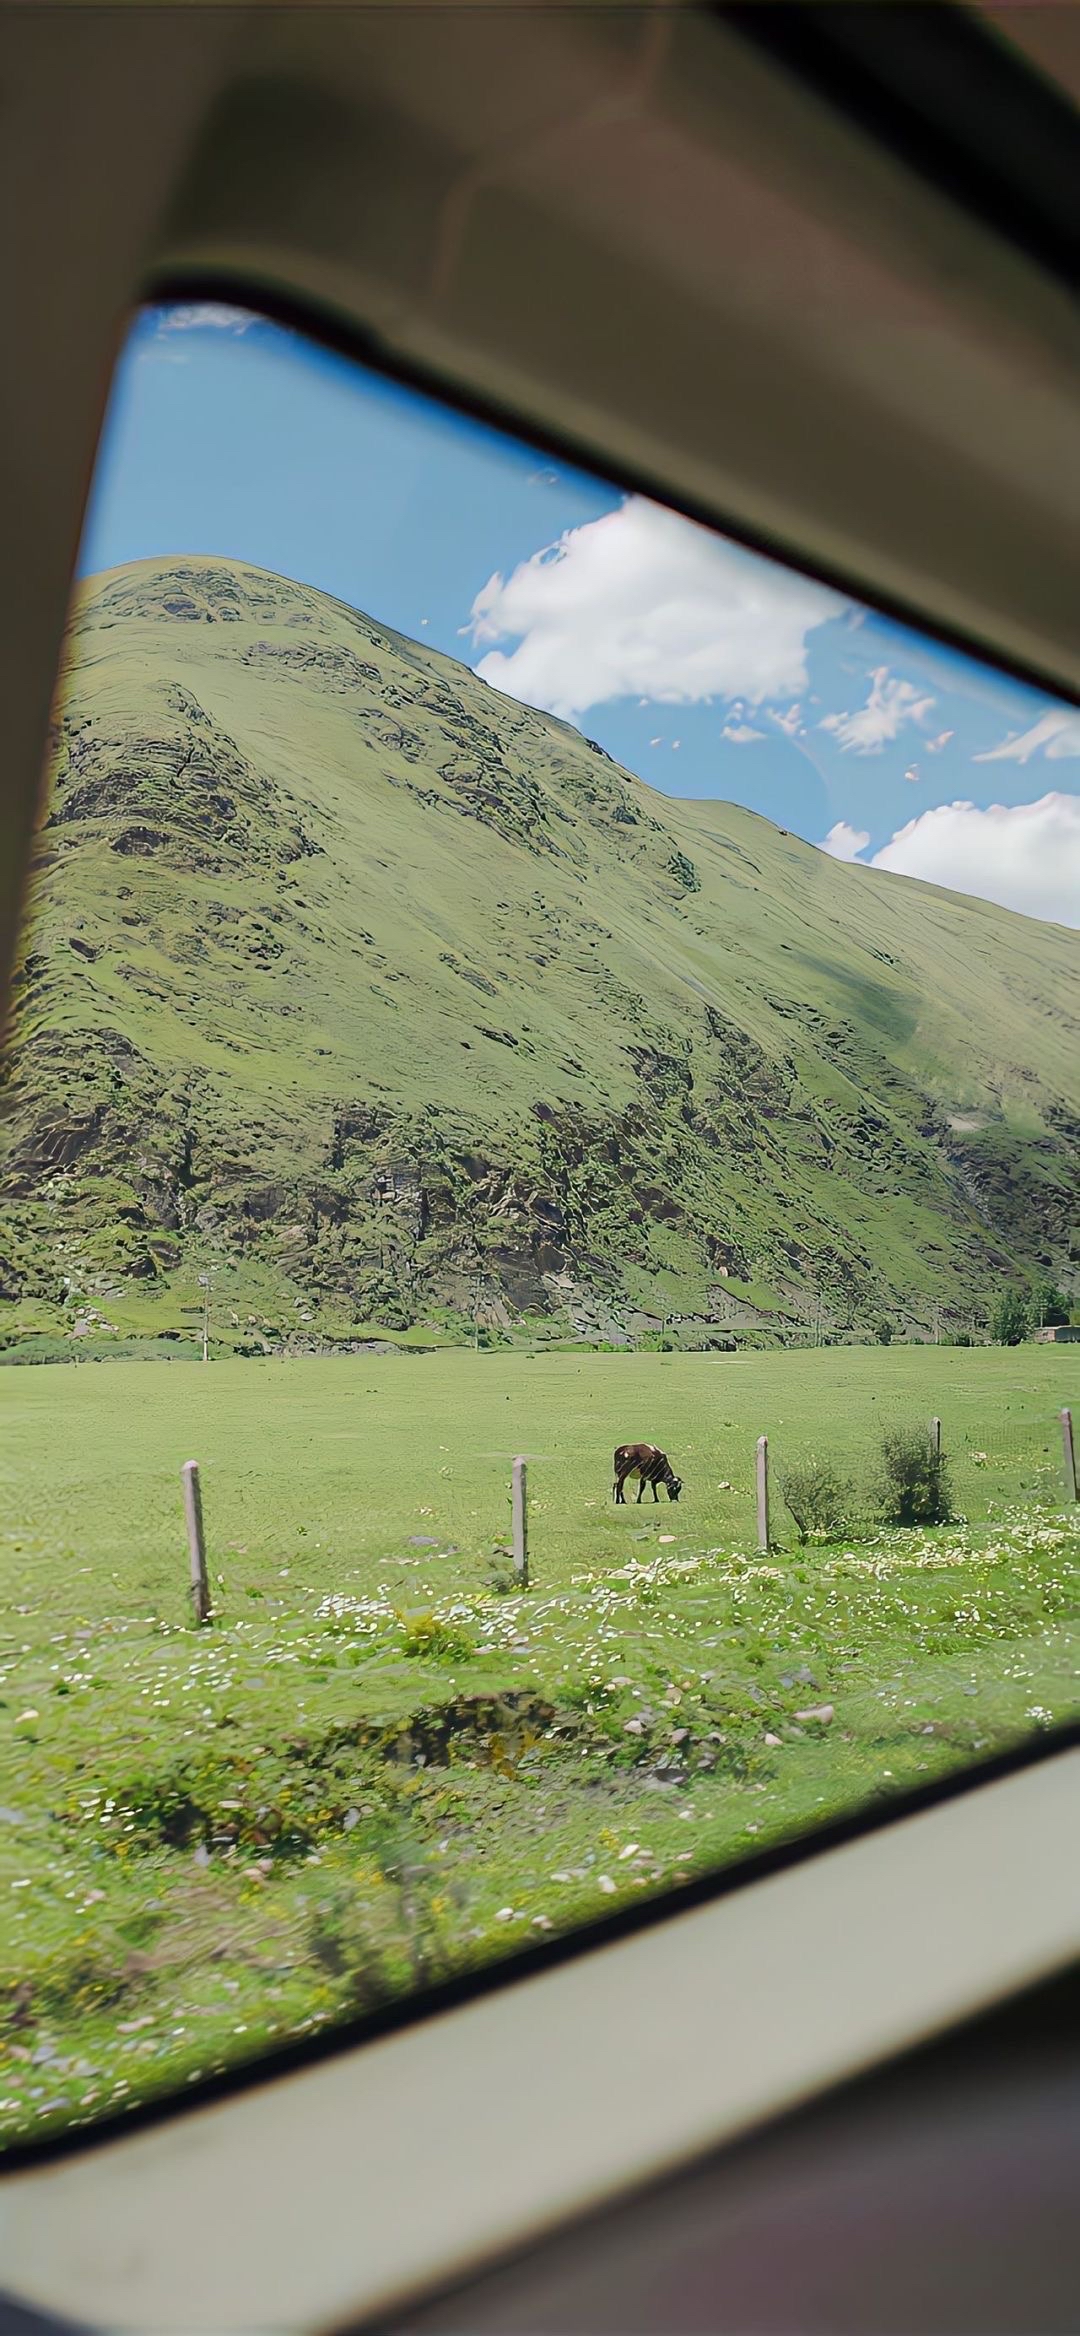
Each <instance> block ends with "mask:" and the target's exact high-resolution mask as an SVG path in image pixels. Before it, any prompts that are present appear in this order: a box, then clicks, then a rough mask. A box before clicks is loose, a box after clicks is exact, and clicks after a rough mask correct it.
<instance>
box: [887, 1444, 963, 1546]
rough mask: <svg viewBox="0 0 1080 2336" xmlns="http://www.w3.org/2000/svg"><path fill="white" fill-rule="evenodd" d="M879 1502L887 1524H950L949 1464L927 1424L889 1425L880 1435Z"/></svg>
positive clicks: (951, 1513) (951, 1511)
mask: <svg viewBox="0 0 1080 2336" xmlns="http://www.w3.org/2000/svg"><path fill="white" fill-rule="evenodd" d="M878 1506H879V1507H880V1510H881V1514H882V1517H883V1519H884V1522H885V1523H886V1524H887V1525H948V1524H950V1523H951V1521H952V1515H953V1509H952V1496H951V1489H950V1484H949V1466H948V1462H947V1460H946V1458H945V1455H944V1453H943V1452H939V1451H938V1450H937V1447H936V1446H935V1444H934V1443H933V1442H932V1441H931V1438H930V1436H929V1434H928V1433H927V1430H926V1429H925V1428H920V1427H912V1428H886V1429H885V1430H884V1432H883V1434H882V1438H881V1479H880V1483H879V1487H878Z"/></svg>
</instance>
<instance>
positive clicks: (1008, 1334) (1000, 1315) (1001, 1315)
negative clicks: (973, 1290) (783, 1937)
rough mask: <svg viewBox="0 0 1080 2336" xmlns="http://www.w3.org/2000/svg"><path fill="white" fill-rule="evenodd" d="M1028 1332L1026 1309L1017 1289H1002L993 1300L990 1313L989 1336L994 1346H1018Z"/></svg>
mask: <svg viewBox="0 0 1080 2336" xmlns="http://www.w3.org/2000/svg"><path fill="white" fill-rule="evenodd" d="M1027 1333H1028V1310H1027V1306H1026V1304H1025V1302H1024V1299H1023V1297H1022V1295H1021V1292H1020V1291H1019V1290H1017V1289H1013V1288H1009V1289H1006V1290H1002V1291H1001V1293H1000V1296H999V1297H998V1298H997V1299H996V1300H995V1302H994V1306H993V1310H992V1312H991V1315H990V1336H991V1338H992V1340H993V1342H994V1345H995V1346H1019V1344H1020V1341H1021V1339H1023V1338H1026V1337H1027Z"/></svg>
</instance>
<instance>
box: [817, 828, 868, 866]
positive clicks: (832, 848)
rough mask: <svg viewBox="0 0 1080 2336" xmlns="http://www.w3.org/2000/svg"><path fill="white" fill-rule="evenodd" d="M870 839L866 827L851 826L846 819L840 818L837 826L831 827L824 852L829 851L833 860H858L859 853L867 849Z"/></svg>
mask: <svg viewBox="0 0 1080 2336" xmlns="http://www.w3.org/2000/svg"><path fill="white" fill-rule="evenodd" d="M869 841H870V836H869V832H868V830H867V829H866V828H864V827H849V826H848V823H847V820H846V819H838V820H837V822H836V826H835V827H830V829H829V832H828V835H827V836H826V838H825V841H824V843H823V844H822V846H821V849H822V851H823V852H828V854H829V857H830V859H833V860H857V859H858V856H859V853H860V852H863V851H865V850H866V846H867V844H868V843H869Z"/></svg>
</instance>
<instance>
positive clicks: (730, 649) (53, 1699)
mask: <svg viewBox="0 0 1080 2336" xmlns="http://www.w3.org/2000/svg"><path fill="white" fill-rule="evenodd" d="M1078 756H1080V721H1078V717H1077V716H1076V714H1075V713H1074V712H1071V711H1069V710H1068V709H1067V708H1065V707H1063V706H1061V705H1059V704H1056V703H1053V702H1051V701H1050V700H1049V699H1047V698H1046V697H1045V696H1042V695H1040V694H1039V693H1038V692H1037V691H1035V690H1033V689H1031V688H1029V687H1026V686H1023V685H1021V684H1020V683H1018V682H1015V681H1010V680H1007V679H1005V678H1003V677H1002V676H1000V675H998V674H995V673H993V672H990V671H988V670H987V669H985V668H984V667H982V666H980V665H977V664H975V663H974V662H972V661H971V660H969V659H965V658H964V657H962V656H960V655H959V654H957V653H956V652H955V651H954V650H952V649H949V648H945V647H943V646H941V645H940V644H937V643H935V642H933V641H929V640H925V639H922V638H921V637H919V636H918V635H917V634H915V633H914V632H912V631H909V630H905V629H904V628H902V627H900V626H898V625H897V624H895V623H893V622H890V621H887V620H886V619H884V618H883V617H882V616H880V615H879V614H875V613H874V612H872V611H871V610H869V609H867V608H864V607H861V606H859V605H857V604H856V603H855V602H853V601H852V600H850V599H848V598H846V597H845V596H844V595H843V594H842V593H840V592H838V591H835V590H832V589H826V588H825V587H824V586H822V585H820V584H817V583H815V582H812V581H808V580H807V579H806V578H805V577H803V576H800V575H796V574H793V573H790V572H788V571H787V570H785V569H784V568H782V567H780V566H777V565H775V564H772V563H770V562H769V561H767V560H765V559H763V558H761V557H759V556H757V555H755V554H752V553H751V552H749V551H747V550H745V549H742V548H740V547H738V546H737V545H735V544H733V543H731V542H728V541H726V540H724V538H722V537H721V536H719V535H716V534H713V533H711V532H709V531H707V530H706V529H704V528H702V527H700V526H697V525H695V524H692V523H690V522H689V521H687V520H686V519H684V518H681V517H679V516H677V515H675V514H673V513H672V512H670V511H668V510H665V509H662V508H660V507H658V506H657V505H656V504H655V503H652V502H649V501H647V500H645V499H644V498H642V497H641V496H640V495H637V494H626V493H623V492H621V491H620V490H618V489H616V488H613V487H611V486H610V485H607V484H605V483H604V482H603V481H601V480H598V479H596V478H592V477H588V476H585V475H584V474H583V473H581V472H580V471H577V470H574V469H573V468H571V467H570V466H569V465H568V464H567V463H566V462H564V461H562V460H558V459H552V458H550V457H549V456H547V455H545V454H542V453H538V452H536V451H535V450H534V449H532V448H530V447H528V446H525V445H522V444H520V443H517V442H515V441H513V440H511V439H508V438H506V437H503V436H499V435H497V434H496V433H494V432H493V431H490V430H488V429H486V428H484V427H481V426H479V425H477V424H475V423H473V422H472V421H469V420H464V419H462V418H460V417H458V416H455V415H453V414H450V413H448V412H447V411H445V410H443V409H442V408H441V407H440V406H439V405H438V404H437V403H434V402H432V401H431V400H429V399H427V398H425V397H423V396H421V395H419V394H417V393H415V392H413V391H411V390H406V389H404V388H401V387H399V386H396V385H394V384H392V383H389V382H387V381H386V380H384V379H381V378H377V377H375V376H373V375H371V374H370V373H367V372H365V371H364V370H362V369H361V368H360V367H359V366H357V365H356V364H354V363H352V362H350V361H347V360H345V359H344V358H341V357H338V356H336V355H332V354H329V353H327V352H326V351H325V350H323V349H320V348H318V347H315V346H313V345H311V344H309V343H308V342H307V341H306V340H304V339H303V338H302V337H300V336H299V335H297V334H294V333H291V332H289V331H286V330H285V329H283V328H282V327H280V326H278V325H275V324H270V323H268V322H266V321H265V320H262V319H260V318H258V317H256V316H252V315H250V314H248V313H247V312H246V311H243V310H238V309H232V308H226V307H221V306H209V305H190V306H186V307H179V306H172V307H169V308H157V309H153V310H149V311H146V312H144V313H142V314H140V316H139V317H138V318H137V319H136V321H135V323H134V325H133V328H132V330H131V333H130V337H129V340H128V343H127V346H126V349H125V351H124V354H123V358H122V362H121V364H120V367H119V371H118V376H117V380H116V384H115V389H114V394H113V398H112V404H111V410H110V414H109V418H108V424H107V428H106V432H105V436H104V442H103V447H102V452H101V456H100V460H99V465H98V473H97V479H96V483H95V487H94V491H93V496H92V500H91V505H90V510H89V514H88V519H87V524H86V529H85V537H84V542H83V546H82V553H81V558H80V569H79V576H78V579H77V583H76V586H75V589H74V593H73V598H72V604H71V614H70V625H69V630H68V636H67V642H66V648H65V656H64V666H63V673H62V678H61V682H60V686H59V690H58V696H57V702H56V707H55V715H54V721H53V726H52V734H51V740H50V749H49V791H48V798H47V804H46V808H45V812H44V814H43V821H42V826H41V831H40V836H39V841H38V850H37V860H36V870H35V877H34V885H33V892H32V899H31V904H30V912H29V915H28V919H27V925H26V933H25V941H24V949H23V955H22V960H21V964H20V968H19V972H18V977H17V990H16V1013H15V1019H14V1028H13V1040H12V1045H11V1049H10V1060H9V1072H8V1119H7V1149H6V1170H5V1200H4V1216H3V1248H2V1272H0V1363H2V1364H3V1365H4V1366H6V1367H5V1369H4V1374H3V1381H2V1386H3V1398H4V1419H5V1451H6V1467H7V1472H8V1474H7V1487H6V1494H5V1522H4V1527H3V1576H2V1607H3V1611H2V1615H0V1627H2V1633H3V1635H2V1638H0V1658H2V1660H0V1671H2V1684H0V1696H2V1704H3V1710H2V1736H0V1743H2V1747H3V1749H2V1759H3V1767H4V1773H3V1776H2V1778H0V2014H2V2023H3V2025H2V2053H0V2129H2V2132H3V2135H4V2136H6V2138H7V2139H8V2140H9V2141H10V2140H13V2139H14V2140H22V2139H25V2138H26V2137H28V2136H33V2135H37V2134H41V2135H46V2136H47V2135H49V2134H51V2133H53V2132H55V2131H56V2130H57V2129H58V2128H59V2127H61V2126H65V2125H71V2124H74V2123H80V2122H81V2123H93V2122H94V2121H96V2120H98V2119H100V2118H102V2117H104V2116H107V2115H110V2114H112V2113H114V2112H116V2111H117V2110H119V2109H122V2108H124V2107H126V2106H128V2105H130V2104H133V2103H136V2102H139V2101H142V2100H145V2099H147V2098H148V2097H151V2096H153V2095H155V2094H158V2093H160V2092H162V2091H163V2090H166V2091H167V2090H172V2089H179V2088H183V2087H186V2086H191V2085H194V2084H197V2083H198V2082H199V2081H201V2080H202V2079H203V2078H205V2077H208V2076H211V2075H213V2074H214V2073H215V2072H217V2071H219V2070H221V2069H223V2068H229V2067H230V2066H231V2065H233V2064H234V2063H237V2062H239V2061H241V2060H244V2059H247V2058H248V2057H249V2056H251V2055H256V2054H261V2053H263V2052H265V2051H266V2050H268V2049H271V2048H273V2047H274V2046H276V2045H279V2044H281V2043H283V2042H285V2041H287V2040H292V2039H295V2038H297V2037H311V2036H313V2035H314V2034H315V2033H316V2032H317V2031H319V2030H321V2029H324V2028H326V2027H328V2026H331V2025H333V2024H334V2023H340V2022H343V2021H346V2020H350V2019H355V2018H356V2017H357V2016H360V2015H364V2014H367V2013H369V2012H372V2011H375V2010H376V2009H378V2007H379V2006H381V2005H382V2004H384V2003H385V2002H386V2001H387V2000H388V1999H393V1998H400V1997H402V1996H404V1995H408V1994H409V1993H410V1992H412V1991H417V1990H422V1989H424V1988H426V1987H427V1986H428V1985H430V1984H431V1983H433V1982H438V1981H440V1980H442V1979H444V1978H446V1977H448V1976H452V1975H455V1974H460V1973H463V1972H469V1971H472V1970H474V1969H477V1968H479V1967H482V1966H484V1965H486V1964H488V1963H489V1962H491V1961H492V1960H493V1959H494V1958H498V1957H503V1956H506V1955H507V1954H509V1953H511V1952H513V1951H515V1950H518V1949H520V1948H522V1947H524V1946H525V1945H527V1944H528V1945H532V1946H535V1945H536V1944H537V1943H538V1942H541V1941H543V1940H552V1939H554V1938H555V1937H556V1936H557V1935H558V1934H559V1933H562V1932H565V1931H566V1930H568V1929H572V1928H573V1927H574V1926H577V1925H581V1924H583V1923H586V1922H588V1921H590V1920H592V1919H594V1918H596V1917H598V1916H601V1915H605V1914H607V1913H618V1912H619V1911H620V1910H623V1909H625V1908H627V1907H633V1906H637V1905H641V1904H642V1903H643V1902H647V1901H648V1900H649V1898H650V1896H653V1895H655V1894H658V1893H660V1894H662V1893H670V1892H672V1891H674V1890H676V1889H677V1888H678V1886H679V1885H680V1884H683V1883H685V1882H686V1880H687V1879H688V1877H691V1876H700V1875H702V1874H704V1873H708V1872H709V1871H711V1870H714V1869H717V1868H721V1867H726V1866H729V1865H730V1864H731V1863H732V1862H733V1861H738V1860H740V1859H744V1858H746V1857H747V1856H748V1855H749V1854H750V1853H753V1852H755V1851H758V1850H760V1849H762V1848H764V1847H767V1846H769V1845H771V1844H775V1843H777V1842H778V1841H782V1840H784V1839H786V1838H788V1837H790V1836H792V1835H794V1834H797V1833H799V1832H802V1831H804V1830H806V1829H808V1828H813V1827H815V1826H818V1825H820V1824H821V1822H822V1821H823V1820H826V1819H828V1818H830V1817H833V1816H835V1815H836V1814H837V1813H841V1812H849V1811H852V1810H854V1809H857V1808H860V1807H864V1806H867V1805H869V1804H872V1803H874V1802H875V1801H880V1799H881V1798H882V1796H889V1795H901V1794H903V1793H904V1792H906V1791H908V1790H909V1789H911V1788H913V1787H918V1786H921V1785H924V1784H926V1783H928V1782H930V1781H932V1780H933V1779H935V1778H939V1777H941V1776H942V1775H943V1774H945V1773H947V1772H949V1771H951V1770H954V1769H956V1768H958V1767H961V1766H963V1765H964V1764H967V1763H970V1762H973V1761H975V1760H978V1759H979V1758H981V1757H985V1756H986V1755H988V1754H990V1753H992V1752H994V1751H996V1750H998V1749H1000V1748H1001V1747H1003V1746H1007V1745H1010V1744H1013V1743H1015V1742H1016V1741H1017V1740H1018V1739H1021V1738H1023V1737H1025V1736H1026V1735H1029V1734H1030V1733H1031V1732H1032V1731H1035V1730H1039V1729H1047V1728H1050V1727H1051V1726H1052V1725H1053V1724H1054V1723H1055V1722H1057V1721H1060V1720H1061V1719H1063V1718H1065V1717H1066V1716H1067V1715H1068V1714H1069V1713H1071V1712H1073V1711H1074V1710H1075V1706H1076V1686H1075V1675H1076V1674H1075V1663H1076V1652H1077V1630H1076V1621H1075V1600H1074V1599H1073V1597H1072V1596H1071V1594H1070V1581H1071V1579H1072V1578H1073V1575H1072V1568H1073V1567H1074V1564H1075V1559H1076V1554H1077V1533H1076V1520H1077V1516H1078V1514H1080V1512H1078V1510H1077V1508H1076V1505H1075V1500H1074V1498H1073V1497H1072V1483H1071V1478H1069V1476H1068V1473H1067V1472H1068V1466H1069V1463H1068V1459H1067V1449H1068V1414H1069V1411H1070V1406H1071V1403H1072V1400H1073V1398H1074V1397H1075V1395H1076V1392H1077V1365H1078V1363H1080V1343H1078V1342H1080V1327H1078V1324H1080V1234H1078V1231H1077V1222H1076V1215H1075V1207H1076V1204H1075V1185H1074V1177H1075V1158H1076V1140H1077V1133H1078V1127H1080V1092H1078V1081H1080V1045H1078V1043H1077V1041H1078V1033H1080V977H1078V954H1080V953H1078V946H1077V938H1076V932H1075V926H1076V923H1077V920H1078V917H1080V797H1078V795H1077V792H1076V785H1075V774H1076V771H1077V768H1078V763H1077V757H1078ZM34 1366H40V1367H34ZM189 1462H194V1463H195V1464H196V1470H197V1475H196V1477H194V1478H193V1477H192V1475H191V1472H190V1470H188V1471H187V1473H186V1475H182V1472H183V1471H184V1470H185V1466H186V1464H187V1463H189ZM519 1462H520V1463H522V1464H523V1465H522V1466H521V1467H518V1466H517V1463H519ZM200 1518H201V1522H200ZM200 1533H201V1547H202V1550H203V1552H204V1563H205V1580H204V1581H202V1580H200V1578H199V1574H198V1566H199V1548H200V1540H199V1535H200ZM193 1566H194V1568H195V1578H194V1579H193V1574H192V1568H193ZM204 1606H205V1608H206V1609H208V1611H207V1612H206V1614H205V1619H202V1620H200V1610H201V1609H202V1607H204Z"/></svg>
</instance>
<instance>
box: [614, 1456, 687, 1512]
mask: <svg viewBox="0 0 1080 2336" xmlns="http://www.w3.org/2000/svg"><path fill="white" fill-rule="evenodd" d="M628 1476H636V1477H637V1478H638V1496H637V1497H638V1504H639V1506H640V1502H641V1496H642V1494H643V1492H644V1490H645V1487H646V1485H647V1484H651V1486H652V1497H653V1500H654V1501H658V1500H659V1498H660V1494H659V1491H658V1490H657V1487H658V1486H659V1485H661V1484H662V1485H665V1486H666V1487H667V1496H668V1499H669V1501H677V1500H678V1497H679V1494H680V1493H681V1491H682V1477H681V1476H676V1474H675V1471H674V1469H673V1467H672V1465H671V1462H670V1460H669V1459H668V1456H667V1453H666V1452H660V1451H658V1450H657V1447H656V1445H655V1444H620V1445H619V1449H618V1451H617V1452H616V1454H615V1482H614V1484H613V1486H612V1491H613V1493H614V1495H615V1498H616V1500H617V1501H619V1502H621V1503H622V1505H623V1506H625V1503H626V1493H625V1491H624V1489H623V1488H624V1486H625V1484H626V1479H627V1477H628Z"/></svg>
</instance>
